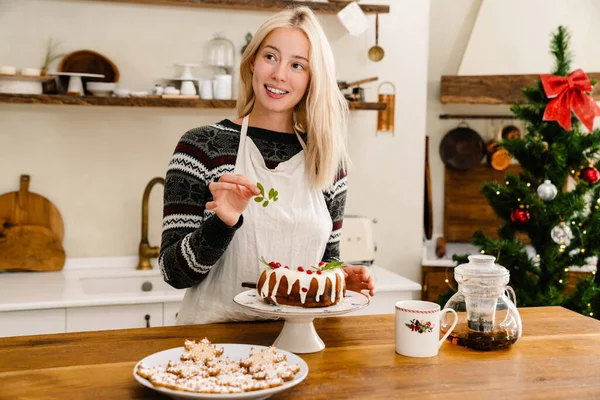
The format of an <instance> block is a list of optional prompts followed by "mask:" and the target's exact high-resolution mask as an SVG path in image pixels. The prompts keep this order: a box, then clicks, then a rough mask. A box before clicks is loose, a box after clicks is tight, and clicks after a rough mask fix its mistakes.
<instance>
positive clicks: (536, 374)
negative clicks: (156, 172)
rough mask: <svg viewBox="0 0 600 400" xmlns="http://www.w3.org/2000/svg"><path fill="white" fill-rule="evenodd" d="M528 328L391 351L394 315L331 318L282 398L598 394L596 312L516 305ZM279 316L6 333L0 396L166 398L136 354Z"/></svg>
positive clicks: (256, 337) (241, 336) (248, 332)
mask: <svg viewBox="0 0 600 400" xmlns="http://www.w3.org/2000/svg"><path fill="white" fill-rule="evenodd" d="M520 312H521V317H522V319H523V324H524V335H523V337H522V339H521V341H519V342H518V343H517V344H516V345H514V346H513V347H512V348H511V349H508V350H504V351H497V352H489V353H480V352H476V351H473V350H468V349H464V348H460V347H457V346H454V345H452V344H450V343H447V342H446V343H444V344H443V346H442V348H441V351H440V354H439V355H438V356H437V357H433V358H427V359H418V358H408V357H403V356H400V355H398V354H396V352H395V351H394V315H375V316H360V317H340V318H326V319H320V320H316V321H315V326H316V328H317V331H318V332H319V334H320V336H321V337H322V338H323V341H324V342H325V344H326V346H327V348H326V349H325V350H324V351H322V352H319V353H314V354H307V355H301V357H302V358H303V359H304V360H305V361H306V362H307V363H308V366H309V369H310V371H309V374H308V377H307V378H306V380H305V381H304V382H302V383H301V384H299V385H297V386H296V387H294V388H292V389H290V390H288V391H285V392H283V393H282V394H281V395H280V396H273V397H272V398H278V399H340V398H355V399H391V398H395V399H405V398H413V397H414V398H417V396H418V398H419V399H423V398H429V399H444V400H445V399H452V398H456V399H479V398H483V396H485V397H486V399H487V398H490V399H493V398H505V399H525V398H535V399H567V398H590V396H591V398H600V321H597V320H594V319H592V318H588V317H584V316H582V315H579V314H577V313H574V312H571V311H569V310H566V309H564V308H561V307H542V308H524V309H520ZM281 326H282V323H281V322H258V323H239V324H220V325H218V324H214V325H204V326H202V325H196V326H176V327H162V328H148V329H129V330H117V331H101V332H82V333H71V334H58V335H40V336H27V337H13V338H4V339H0V399H70V400H73V399H90V398H98V399H167V397H165V396H163V395H160V394H158V393H156V392H154V391H152V390H151V389H148V388H145V387H143V386H142V385H140V384H139V383H137V382H136V381H135V380H134V379H133V377H132V369H133V366H134V365H135V363H136V362H137V361H138V360H140V359H142V358H143V357H145V356H147V355H149V354H152V353H154V352H157V351H160V350H164V349H169V348H172V347H179V346H182V344H183V339H184V338H202V337H205V336H206V337H208V338H209V339H210V340H212V341H213V342H215V343H218V342H221V343H248V344H260V345H269V344H271V343H272V342H273V340H274V339H275V338H276V337H277V334H278V333H279V331H280V329H281Z"/></svg>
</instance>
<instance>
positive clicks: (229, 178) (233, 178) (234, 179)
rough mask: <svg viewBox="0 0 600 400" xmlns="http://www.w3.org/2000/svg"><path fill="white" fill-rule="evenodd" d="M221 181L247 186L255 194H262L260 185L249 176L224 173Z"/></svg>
mask: <svg viewBox="0 0 600 400" xmlns="http://www.w3.org/2000/svg"><path fill="white" fill-rule="evenodd" d="M219 182H228V183H235V184H236V185H240V186H243V187H245V188H247V189H248V190H249V191H250V192H252V194H254V195H255V196H256V195H257V194H260V190H259V189H258V186H256V185H255V184H254V183H253V182H252V181H251V180H250V179H248V177H246V176H244V175H240V174H223V175H221V178H219Z"/></svg>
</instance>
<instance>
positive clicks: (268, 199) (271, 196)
mask: <svg viewBox="0 0 600 400" xmlns="http://www.w3.org/2000/svg"><path fill="white" fill-rule="evenodd" d="M256 186H257V187H258V190H260V196H256V197H255V198H254V201H255V202H257V203H262V206H263V207H266V206H268V205H269V203H275V202H276V201H277V200H279V197H278V196H279V192H278V191H277V190H275V189H274V188H271V189H269V193H267V195H265V187H264V186H263V185H262V184H261V183H260V182H257V183H256Z"/></svg>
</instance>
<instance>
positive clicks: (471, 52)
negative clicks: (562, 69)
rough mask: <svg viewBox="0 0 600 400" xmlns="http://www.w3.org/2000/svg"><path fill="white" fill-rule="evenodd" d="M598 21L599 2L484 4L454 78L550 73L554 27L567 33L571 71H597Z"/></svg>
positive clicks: (494, 0) (496, 0)
mask: <svg viewBox="0 0 600 400" xmlns="http://www.w3.org/2000/svg"><path fill="white" fill-rule="evenodd" d="M438 3H441V2H439V1H438ZM599 20H600V2H599V1H598V0H527V1H522V0H485V1H483V6H482V7H481V11H480V13H479V17H478V18H477V22H476V23H475V26H474V27H473V35H472V36H471V40H470V41H469V44H468V46H467V48H466V51H465V56H464V58H463V61H462V63H461V65H460V68H459V69H458V75H479V74H485V75H500V74H538V73H541V72H550V71H549V70H550V69H551V68H552V66H553V65H554V59H553V57H552V55H551V54H550V52H549V48H550V47H549V46H550V39H551V36H552V34H553V33H554V32H556V28H557V27H558V26H559V25H565V26H566V27H567V29H568V30H569V32H570V33H571V42H570V44H571V46H570V48H571V51H572V52H573V56H574V57H573V65H572V66H573V68H583V70H584V71H588V72H597V71H600V56H599V54H598V51H597V48H598V37H599V36H600V25H599V24H598V21H599Z"/></svg>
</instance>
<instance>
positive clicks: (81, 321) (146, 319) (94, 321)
mask: <svg viewBox="0 0 600 400" xmlns="http://www.w3.org/2000/svg"><path fill="white" fill-rule="evenodd" d="M162 325H163V304H162V303H151V304H127V305H116V306H95V307H73V308H67V332H82V331H95V330H106V329H128V328H145V327H147V326H150V327H155V326H162Z"/></svg>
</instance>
